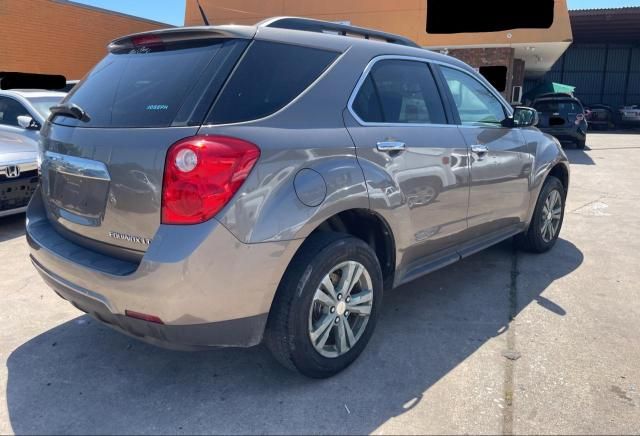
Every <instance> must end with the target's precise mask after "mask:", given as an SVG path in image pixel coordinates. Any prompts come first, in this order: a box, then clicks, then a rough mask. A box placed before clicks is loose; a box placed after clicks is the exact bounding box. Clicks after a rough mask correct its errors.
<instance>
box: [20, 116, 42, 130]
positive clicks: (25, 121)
mask: <svg viewBox="0 0 640 436" xmlns="http://www.w3.org/2000/svg"><path fill="white" fill-rule="evenodd" d="M18 125H19V126H20V127H22V128H23V129H26V130H40V124H39V123H38V122H37V121H36V120H34V119H33V118H31V117H30V116H29V115H20V116H19V117H18Z"/></svg>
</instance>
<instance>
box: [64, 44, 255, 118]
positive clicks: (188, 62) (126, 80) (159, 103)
mask: <svg viewBox="0 0 640 436" xmlns="http://www.w3.org/2000/svg"><path fill="white" fill-rule="evenodd" d="M244 47H246V42H244V41H240V40H207V41H199V42H194V43H190V44H189V45H186V44H180V45H174V46H172V45H170V46H166V47H165V46H160V47H141V48H139V49H134V50H131V51H129V52H125V53H110V54H109V55H107V57H105V58H104V59H103V60H102V61H101V62H100V63H99V64H98V65H97V66H96V67H95V68H94V69H93V70H92V71H91V72H90V73H89V75H88V76H87V77H85V78H84V80H83V81H82V82H81V84H80V85H79V86H77V87H75V88H74V89H73V91H72V92H71V93H70V94H69V95H68V96H67V98H66V99H65V101H64V103H74V104H77V105H78V106H80V107H81V108H82V109H84V110H85V111H86V112H87V113H88V115H89V117H90V118H91V119H90V121H89V122H81V121H78V120H76V119H73V118H69V117H64V116H56V117H55V121H54V122H55V123H58V124H64V125H73V126H79V127H167V126H170V125H185V124H187V123H189V122H190V121H193V118H194V116H195V118H197V116H196V115H197V112H198V110H199V111H200V112H201V114H200V119H199V120H197V119H196V121H198V124H199V123H201V122H202V120H203V118H204V116H205V114H206V112H207V111H208V110H209V108H210V106H211V103H212V102H213V97H215V93H214V94H213V96H211V95H210V94H211V92H210V91H211V90H210V88H211V87H212V86H213V87H215V83H216V81H217V82H218V87H220V86H221V85H222V83H223V81H224V79H226V76H227V75H228V73H229V71H230V69H231V67H232V66H233V64H234V63H235V60H237V57H239V56H240V54H241V49H242V48H244ZM234 55H235V56H236V58H235V59H233V56H234ZM229 63H230V64H231V66H229V65H228V64H229ZM220 76H222V77H221V78H220ZM205 96H208V98H209V100H208V101H203V100H202V97H205ZM185 103H187V104H188V105H189V107H183V105H184V104H185ZM203 105H204V106H206V107H204V109H202V107H201V106H203ZM176 120H177V121H178V123H177V124H175V123H174V121H176Z"/></svg>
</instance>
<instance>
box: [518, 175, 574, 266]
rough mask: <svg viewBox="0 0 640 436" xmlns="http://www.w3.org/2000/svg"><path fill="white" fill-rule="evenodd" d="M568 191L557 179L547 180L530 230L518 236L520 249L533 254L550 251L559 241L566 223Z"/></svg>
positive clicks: (548, 178)
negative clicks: (561, 230)
mask: <svg viewBox="0 0 640 436" xmlns="http://www.w3.org/2000/svg"><path fill="white" fill-rule="evenodd" d="M565 200H566V190H565V188H564V186H563V185H562V182H560V180H558V179H557V178H556V177H553V176H549V177H547V180H545V182H544V185H543V186H542V190H541V191H540V195H539V196H538V202H537V203H536V208H535V210H534V212H533V218H532V219H531V223H530V224H529V229H528V230H527V231H526V232H524V233H521V234H520V235H518V236H516V244H517V245H518V246H519V248H521V249H523V250H525V251H529V252H532V253H544V252H546V251H549V250H550V249H551V248H552V247H553V246H554V245H555V244H556V241H557V240H558V235H559V234H560V229H561V228H562V223H563V221H564V208H565Z"/></svg>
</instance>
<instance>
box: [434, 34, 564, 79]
mask: <svg viewBox="0 0 640 436" xmlns="http://www.w3.org/2000/svg"><path fill="white" fill-rule="evenodd" d="M570 45H571V41H562V42H532V43H527V44H524V43H518V44H510V45H499V44H481V45H465V46H450V47H425V48H428V49H430V50H434V51H445V50H452V49H455V50H460V49H466V48H468V49H472V48H496V47H509V48H513V49H514V50H515V53H514V57H515V58H516V59H522V60H523V61H524V62H525V64H524V71H525V76H526V77H527V78H538V77H541V76H543V75H544V73H546V72H547V71H549V70H550V69H551V67H552V66H553V64H555V63H556V62H557V61H558V59H560V57H561V56H562V54H563V53H564V52H565V51H566V50H567V48H569V46H570Z"/></svg>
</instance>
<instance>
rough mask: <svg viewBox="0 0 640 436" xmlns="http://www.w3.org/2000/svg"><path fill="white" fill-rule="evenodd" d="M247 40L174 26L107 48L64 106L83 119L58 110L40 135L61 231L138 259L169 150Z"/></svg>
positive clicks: (156, 221) (48, 200)
mask: <svg viewBox="0 0 640 436" xmlns="http://www.w3.org/2000/svg"><path fill="white" fill-rule="evenodd" d="M247 29H251V28H247ZM252 36H253V34H252V33H250V32H249V31H248V30H247V34H246V35H230V34H229V33H228V32H224V31H216V30H215V28H206V29H204V28H203V29H198V28H192V29H176V30H170V31H164V32H154V33H146V34H139V35H134V36H131V37H126V38H122V39H120V40H116V41H114V43H112V44H111V45H110V53H109V54H108V55H107V56H106V57H105V58H104V59H103V60H102V61H101V62H100V63H99V64H98V65H97V66H96V67H95V68H94V69H93V70H92V71H91V72H90V73H89V74H88V75H87V76H86V77H85V78H84V79H83V80H82V82H81V83H80V84H79V85H78V86H76V87H75V88H74V90H73V91H72V92H71V93H70V94H69V95H68V96H67V98H66V99H65V100H64V101H63V102H62V105H63V106H65V107H67V108H69V107H75V106H73V105H76V106H77V107H79V108H81V109H82V111H83V112H84V113H85V114H86V115H87V116H86V117H79V116H78V115H77V114H74V113H69V112H68V111H67V112H64V111H63V112H62V113H58V114H56V115H52V116H51V117H50V119H49V122H47V123H46V124H45V127H44V128H43V131H42V137H43V140H42V144H43V150H42V152H43V156H42V167H41V169H42V192H43V200H44V203H45V207H46V210H47V214H48V217H49V219H50V221H51V222H52V223H53V224H54V226H55V227H56V228H57V229H58V231H59V232H60V233H62V234H63V235H65V236H67V237H68V238H69V239H72V240H74V242H76V243H80V244H81V245H85V246H90V248H93V249H97V250H100V251H103V252H108V253H109V254H111V255H115V256H120V257H123V258H127V259H131V258H132V257H133V258H136V257H137V258H140V257H141V256H142V254H143V253H144V252H145V251H146V249H147V247H148V245H149V243H150V242H151V239H152V238H153V236H154V234H155V233H156V231H157V229H158V227H159V225H160V219H161V213H160V210H161V195H162V178H163V171H164V164H165V155H166V153H167V150H168V149H169V147H170V146H171V145H172V144H174V143H175V142H177V141H178V140H180V139H182V138H185V137H189V136H193V135H195V134H196V133H197V131H198V129H199V127H200V125H201V124H202V121H203V119H204V118H205V116H206V114H207V112H208V111H209V109H210V107H211V105H212V103H213V101H214V99H215V97H216V95H217V94H218V91H219V90H220V89H221V87H222V85H223V83H224V81H225V80H226V78H227V76H228V75H229V73H230V71H231V70H232V68H233V67H234V65H235V64H236V62H237V60H238V59H239V58H240V56H241V54H242V53H243V51H244V50H245V48H246V46H247V45H248V43H249V39H250V38H251V37H252ZM78 118H83V120H80V119H78Z"/></svg>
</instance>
